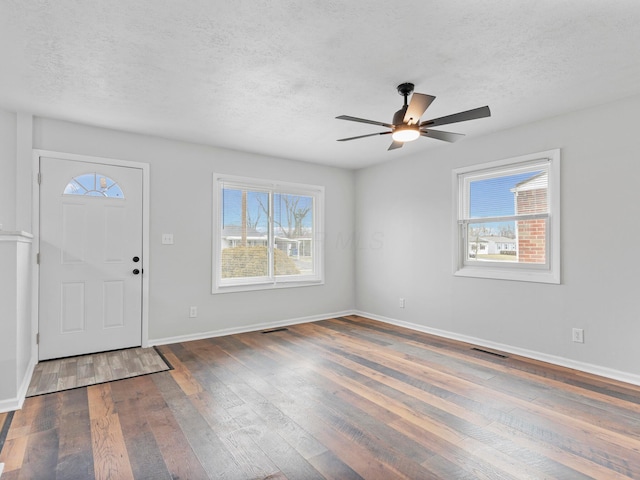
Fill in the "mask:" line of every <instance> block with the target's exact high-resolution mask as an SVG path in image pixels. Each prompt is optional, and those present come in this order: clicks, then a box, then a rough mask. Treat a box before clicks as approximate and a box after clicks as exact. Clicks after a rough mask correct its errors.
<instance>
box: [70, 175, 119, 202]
mask: <svg viewBox="0 0 640 480" xmlns="http://www.w3.org/2000/svg"><path fill="white" fill-rule="evenodd" d="M64 195H86V196H88V197H108V198H124V193H123V192H122V189H121V188H120V186H119V185H118V184H117V183H116V182H115V181H114V180H112V179H111V178H109V177H105V176H104V175H101V174H99V173H85V174H84V175H79V176H77V177H75V178H73V179H71V181H70V182H69V183H68V184H67V186H66V187H65V189H64Z"/></svg>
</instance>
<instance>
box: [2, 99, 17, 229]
mask: <svg viewBox="0 0 640 480" xmlns="http://www.w3.org/2000/svg"><path fill="white" fill-rule="evenodd" d="M16 131H17V130H16V114H15V113H11V112H6V111H4V110H0V224H1V225H2V230H5V231H13V230H16V151H17V146H16V135H17V134H16Z"/></svg>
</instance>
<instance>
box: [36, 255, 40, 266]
mask: <svg viewBox="0 0 640 480" xmlns="http://www.w3.org/2000/svg"><path fill="white" fill-rule="evenodd" d="M36 265H40V252H38V253H36Z"/></svg>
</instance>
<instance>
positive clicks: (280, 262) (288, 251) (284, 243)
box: [273, 193, 314, 275]
mask: <svg viewBox="0 0 640 480" xmlns="http://www.w3.org/2000/svg"><path fill="white" fill-rule="evenodd" d="M273 228H274V242H275V247H276V248H275V249H274V271H275V274H276V275H310V274H313V270H314V268H313V265H314V262H313V260H314V259H313V236H314V232H313V197H310V196H305V195H291V194H286V193H276V194H274V195H273Z"/></svg>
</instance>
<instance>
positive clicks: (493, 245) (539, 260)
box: [466, 218, 547, 264]
mask: <svg viewBox="0 0 640 480" xmlns="http://www.w3.org/2000/svg"><path fill="white" fill-rule="evenodd" d="M546 228H547V219H544V218H543V219H535V220H518V221H515V220H514V221H508V222H483V223H471V224H468V226H467V240H468V241H467V254H466V259H467V260H477V261H484V262H487V261H489V262H512V263H532V264H545V263H546V251H545V250H546V245H545V243H546Z"/></svg>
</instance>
